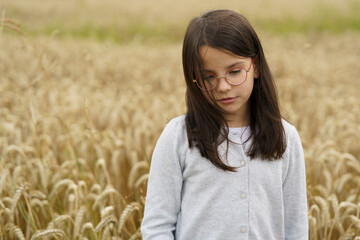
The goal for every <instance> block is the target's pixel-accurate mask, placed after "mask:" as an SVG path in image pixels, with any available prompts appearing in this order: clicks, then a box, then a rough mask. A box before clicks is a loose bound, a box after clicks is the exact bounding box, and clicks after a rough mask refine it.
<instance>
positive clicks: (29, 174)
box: [0, 0, 360, 240]
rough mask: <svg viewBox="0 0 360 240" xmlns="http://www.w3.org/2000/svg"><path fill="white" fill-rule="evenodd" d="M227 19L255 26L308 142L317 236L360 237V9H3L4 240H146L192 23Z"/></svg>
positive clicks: (312, 5)
mask: <svg viewBox="0 0 360 240" xmlns="http://www.w3.org/2000/svg"><path fill="white" fill-rule="evenodd" d="M218 8H226V9H232V10H235V11H238V12H240V13H242V14H243V15H244V16H246V17H247V18H248V20H249V21H250V23H251V24H252V25H253V27H254V28H255V30H256V32H257V33H258V35H259V37H260V40H261V41H262V44H263V48H264V51H265V54H266V57H267V60H268V63H269V65H270V68H271V71H272V73H273V75H274V78H275V81H276V85H277V89H278V94H279V99H280V107H281V111H282V114H283V116H284V117H285V118H286V119H287V120H288V121H290V122H291V123H292V124H293V125H294V126H295V127H296V128H297V129H298V131H299V134H300V137H301V139H302V143H303V147H304V153H305V160H306V171H307V187H308V191H307V192H308V216H309V227H310V229H309V230H310V232H309V238H310V239H312V240H315V239H319V240H320V239H326V240H330V239H331V240H332V239H360V146H359V142H360V125H359V123H360V96H359V94H358V91H359V89H360V81H359V76H360V68H359V60H360V57H359V56H360V44H359V43H360V14H359V13H360V2H359V1H358V0H342V1H340V0H328V1H323V0H315V1H314V0H302V1H300V0H297V1H285V0H276V1H270V0H261V1H241V0H240V1H239V0H236V1H235V0H228V1H219V0H210V1H209V0H207V1H205V0H199V1H190V0H184V1H181V2H180V1H165V0H159V1H156V2H151V1H145V0H138V1H129V0H121V1H119V0H117V1H116V0H104V1H96V0H72V1H70V0H63V1H54V0H47V1H45V0H1V1H0V96H1V97H0V239H46V238H47V239H74V240H76V239H112V240H114V239H141V234H140V224H141V220H142V216H143V210H144V200H145V197H146V183H147V177H148V171H149V166H150V162H151V154H152V151H153V148H154V146H155V143H156V141H157V138H158V137H159V135H160V133H161V131H162V130H163V128H164V126H165V125H166V123H167V122H168V121H169V120H170V119H171V118H173V117H175V116H178V115H181V114H184V113H185V112H186V108H185V82H184V79H183V75H182V65H181V64H182V63H181V49H182V45H181V44H182V40H183V36H184V33H185V30H186V27H187V24H188V23H189V21H190V20H191V19H192V18H193V17H195V16H199V15H201V14H202V13H204V12H206V11H208V10H213V9H218Z"/></svg>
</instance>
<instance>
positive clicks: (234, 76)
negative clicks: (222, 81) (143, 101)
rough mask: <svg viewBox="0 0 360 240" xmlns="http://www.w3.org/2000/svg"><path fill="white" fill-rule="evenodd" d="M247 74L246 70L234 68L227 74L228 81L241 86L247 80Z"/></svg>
mask: <svg viewBox="0 0 360 240" xmlns="http://www.w3.org/2000/svg"><path fill="white" fill-rule="evenodd" d="M246 77H247V72H246V70H245V69H244V68H234V69H231V70H230V71H229V72H227V73H226V79H227V80H228V81H229V82H230V83H231V84H241V83H243V82H244V81H245V80H246Z"/></svg>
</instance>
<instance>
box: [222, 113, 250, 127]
mask: <svg viewBox="0 0 360 240" xmlns="http://www.w3.org/2000/svg"><path fill="white" fill-rule="evenodd" d="M225 119H226V122H227V125H228V127H231V128H238V127H247V126H249V125H250V112H249V111H245V113H244V114H243V115H242V116H240V117H239V116H225Z"/></svg>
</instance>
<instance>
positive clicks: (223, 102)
mask: <svg viewBox="0 0 360 240" xmlns="http://www.w3.org/2000/svg"><path fill="white" fill-rule="evenodd" d="M234 101H235V98H222V99H220V100H219V102H221V103H222V104H229V103H232V102H234Z"/></svg>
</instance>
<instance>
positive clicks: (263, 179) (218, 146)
mask: <svg viewBox="0 0 360 240" xmlns="http://www.w3.org/2000/svg"><path fill="white" fill-rule="evenodd" d="M183 68H184V75H185V80H186V84H187V91H186V104H187V113H186V114H185V115H183V116H180V117H177V118H174V119H173V120H171V121H170V122H169V123H168V124H167V126H166V127H165V129H164V131H163V133H162V134H161V136H160V138H159V140H158V142H157V144H156V147H155V150H154V153H153V156H152V162H151V167H150V175H149V180H148V189H147V197H146V202H145V211H144V218H143V221H142V226H141V232H142V235H143V239H144V240H148V239H162V240H165V239H178V240H193V239H195V240H197V239H199V240H211V239H216V240H219V239H221V240H223V239H224V240H233V239H251V240H256V239H259V240H265V239H266V240H271V239H274V240H279V239H308V220H307V199H306V179H305V163H304V156H303V150H302V146H301V142H300V138H299V135H298V133H297V131H296V129H295V127H294V126H292V125H290V124H289V123H288V122H286V121H285V120H284V119H282V118H281V115H280V111H279V107H278V100H277V96H276V89H275V86H274V82H273V79H272V76H271V74H270V70H269V67H268V65H267V62H266V60H265V56H264V52H263V49H262V46H261V44H260V41H259V39H258V36H257V34H256V33H255V31H254V30H253V28H252V27H251V25H250V24H249V22H248V21H247V20H246V19H245V18H244V17H243V16H242V15H240V14H238V13H236V12H233V11H229V10H216V11H211V12H208V13H206V14H204V15H203V16H201V17H198V18H195V19H193V20H192V21H191V22H190V24H189V26H188V28H187V31H186V35H185V39H184V43H183Z"/></svg>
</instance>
